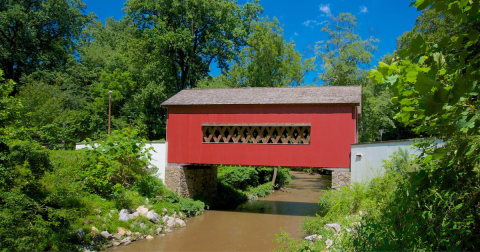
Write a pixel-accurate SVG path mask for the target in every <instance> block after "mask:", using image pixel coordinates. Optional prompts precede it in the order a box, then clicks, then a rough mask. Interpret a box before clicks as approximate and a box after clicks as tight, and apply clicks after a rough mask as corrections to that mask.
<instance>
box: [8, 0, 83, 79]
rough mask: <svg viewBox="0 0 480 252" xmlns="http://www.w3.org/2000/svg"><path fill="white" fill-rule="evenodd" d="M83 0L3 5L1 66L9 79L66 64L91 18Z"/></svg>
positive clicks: (22, 1)
mask: <svg viewBox="0 0 480 252" xmlns="http://www.w3.org/2000/svg"><path fill="white" fill-rule="evenodd" d="M85 8H86V6H85V4H84V3H83V2H82V1H67V0H50V1H29V0H6V1H3V2H2V5H1V7H0V31H1V32H0V55H1V57H0V66H1V67H2V69H3V70H4V71H5V74H6V78H7V79H12V80H14V81H16V82H17V83H18V82H19V80H20V78H21V77H22V76H24V75H28V74H30V73H32V71H35V70H37V69H40V70H41V69H52V68H56V67H58V66H62V65H63V64H64V63H65V61H66V59H67V58H68V55H69V53H71V51H70V50H71V49H72V48H73V47H74V46H75V42H74V41H75V39H76V38H78V35H79V34H80V32H81V29H82V28H83V26H84V25H85V24H86V23H88V22H89V20H90V19H91V17H89V16H87V15H85V14H83V11H84V9H85Z"/></svg>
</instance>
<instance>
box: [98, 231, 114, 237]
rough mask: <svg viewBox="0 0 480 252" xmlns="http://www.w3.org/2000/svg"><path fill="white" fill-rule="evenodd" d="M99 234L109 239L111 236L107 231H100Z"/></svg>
mask: <svg viewBox="0 0 480 252" xmlns="http://www.w3.org/2000/svg"><path fill="white" fill-rule="evenodd" d="M100 235H101V236H103V238H105V239H110V238H112V235H111V234H109V233H108V231H102V232H100Z"/></svg>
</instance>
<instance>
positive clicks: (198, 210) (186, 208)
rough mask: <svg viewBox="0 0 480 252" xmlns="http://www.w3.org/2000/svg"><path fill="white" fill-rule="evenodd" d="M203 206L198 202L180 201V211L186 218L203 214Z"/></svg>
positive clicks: (190, 200)
mask: <svg viewBox="0 0 480 252" xmlns="http://www.w3.org/2000/svg"><path fill="white" fill-rule="evenodd" d="M204 209H205V204H204V203H203V202H201V201H198V200H192V199H181V200H180V210H182V212H184V213H185V214H186V215H187V216H188V217H192V216H197V215H200V214H203V210H204Z"/></svg>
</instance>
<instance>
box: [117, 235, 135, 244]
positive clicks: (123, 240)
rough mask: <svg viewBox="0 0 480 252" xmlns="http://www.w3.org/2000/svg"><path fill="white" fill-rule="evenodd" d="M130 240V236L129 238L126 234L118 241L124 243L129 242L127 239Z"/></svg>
mask: <svg viewBox="0 0 480 252" xmlns="http://www.w3.org/2000/svg"><path fill="white" fill-rule="evenodd" d="M131 240H132V238H130V236H127V237H125V238H123V239H122V240H121V241H120V243H126V242H129V241H131Z"/></svg>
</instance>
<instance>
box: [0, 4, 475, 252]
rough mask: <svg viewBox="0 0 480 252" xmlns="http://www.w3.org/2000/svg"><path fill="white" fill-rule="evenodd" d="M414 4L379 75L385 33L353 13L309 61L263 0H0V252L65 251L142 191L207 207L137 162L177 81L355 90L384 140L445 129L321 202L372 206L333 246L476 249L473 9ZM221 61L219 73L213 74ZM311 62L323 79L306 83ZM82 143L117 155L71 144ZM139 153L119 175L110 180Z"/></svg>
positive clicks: (328, 214)
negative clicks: (104, 12) (102, 13)
mask: <svg viewBox="0 0 480 252" xmlns="http://www.w3.org/2000/svg"><path fill="white" fill-rule="evenodd" d="M412 5H414V7H415V8H417V9H418V10H420V11H422V14H421V15H420V16H419V17H418V18H417V20H416V24H415V27H414V28H413V29H412V30H411V31H408V32H405V33H404V34H403V35H402V36H401V37H399V38H398V39H397V50H396V51H394V52H392V53H391V54H387V55H385V56H383V57H382V58H381V59H377V60H378V61H380V63H379V64H378V66H376V67H375V68H374V69H371V64H372V62H374V60H375V59H374V56H373V55H374V53H375V52H376V51H377V44H378V43H380V42H379V41H378V40H377V39H376V38H374V37H369V38H367V39H362V38H361V37H360V36H359V33H358V30H357V21H356V18H355V16H353V15H352V14H350V13H341V14H340V15H338V16H336V17H333V18H331V20H330V22H329V23H327V24H326V25H325V27H324V28H323V29H322V30H321V31H322V32H324V33H325V34H327V35H328V38H329V39H328V40H327V41H323V42H318V43H317V44H316V47H315V57H314V58H304V57H303V56H302V55H301V54H300V53H299V52H298V51H296V50H295V44H294V42H293V41H290V42H289V41H286V40H285V39H284V36H283V30H282V24H281V23H280V22H279V21H278V20H277V19H276V18H269V17H261V14H262V11H263V9H262V7H261V6H260V3H259V1H256V0H255V1H252V2H249V3H247V4H245V5H239V4H237V3H236V2H235V1H231V0H202V1H201V0H157V1H143V0H128V1H126V2H125V8H124V14H125V16H124V17H123V18H122V19H121V20H118V21H116V20H114V19H113V18H108V19H106V20H98V19H97V18H96V16H95V15H94V14H93V13H89V14H86V6H85V4H84V3H82V1H81V0H73V1H67V0H43V1H40V0H1V1H0V95H1V97H0V225H1V226H2V229H0V241H1V242H0V249H5V250H70V249H72V246H73V244H78V243H81V242H84V243H89V242H90V241H91V239H92V237H93V236H87V237H86V240H84V241H79V240H78V239H77V236H76V235H75V232H76V231H77V230H78V229H82V228H87V225H88V224H89V223H95V225H107V224H106V223H103V222H101V221H99V220H98V219H96V217H95V216H97V215H99V216H100V215H101V217H104V216H105V214H106V213H107V212H108V211H110V210H113V209H116V211H118V210H120V209H122V208H124V207H137V206H138V205H139V204H143V203H144V202H145V199H146V198H149V199H153V201H152V202H151V204H152V207H153V208H155V209H162V208H163V207H166V208H168V211H169V212H172V211H183V212H185V213H191V212H195V213H200V212H201V211H203V205H201V203H199V202H194V201H189V200H185V199H182V198H179V197H178V196H176V195H175V194H173V193H172V192H170V191H168V190H166V189H165V188H164V187H163V184H162V182H161V180H159V179H155V178H154V177H152V176H151V171H147V170H145V169H143V167H144V166H146V164H147V163H148V158H147V159H136V157H140V156H143V155H144V154H145V153H143V152H142V151H141V150H140V149H139V148H137V147H135V146H136V145H135V143H138V142H141V141H142V140H143V141H146V140H158V139H163V138H165V127H166V125H165V122H166V118H165V110H164V109H163V108H161V107H160V104H161V103H162V102H163V101H165V100H166V99H168V98H169V97H171V96H172V95H174V94H176V93H177V92H179V91H181V90H182V89H191V88H224V87H258V86H261V87H279V86H300V85H361V86H362V87H363V94H362V100H363V104H362V109H363V117H362V118H361V120H359V125H358V128H359V133H360V136H359V137H360V141H363V142H368V141H376V140H378V139H379V138H380V134H379V131H378V130H379V129H381V128H382V129H385V132H386V133H385V134H384V136H383V139H384V140H391V139H405V138H414V137H437V138H442V139H444V141H446V142H447V144H446V145H445V146H444V147H441V148H430V147H428V146H429V145H428V144H425V143H424V144H423V145H422V144H419V148H423V149H424V153H425V155H423V156H422V157H416V158H415V159H413V160H411V159H409V157H407V156H404V157H403V158H399V157H394V158H393V161H395V160H396V161H395V162H397V164H391V163H389V164H386V167H387V169H388V170H389V172H388V173H387V175H385V176H384V177H382V178H379V180H378V181H374V182H373V183H371V184H369V185H362V186H360V185H357V186H354V187H353V189H349V190H345V191H342V192H331V193H329V194H327V196H326V197H325V198H323V199H321V200H320V202H321V205H322V207H323V211H322V213H320V216H321V217H323V218H330V219H328V220H336V219H338V218H345V215H355V214H357V212H358V211H359V210H362V211H364V212H368V213H369V214H368V215H366V216H363V218H362V219H361V226H360V227H357V228H356V232H351V233H348V234H347V233H345V234H344V236H337V238H336V239H337V240H335V241H334V242H335V243H334V244H341V246H343V247H342V249H346V248H348V249H350V248H352V249H355V250H404V249H406V248H412V250H478V249H479V247H478V244H479V242H480V237H479V232H478V229H479V228H480V227H479V218H480V206H479V205H478V202H480V198H479V197H480V193H479V188H480V184H479V181H480V180H479V162H480V160H479V157H480V155H479V150H480V138H479V134H480V132H479V129H480V120H479V117H480V114H479V112H478V111H479V102H478V93H479V91H480V90H479V85H478V80H479V76H480V73H479V68H480V63H479V60H480V58H479V55H480V54H479V53H480V52H479V48H480V47H479V39H480V27H479V22H480V21H479V17H480V14H479V13H480V12H479V3H478V2H477V1H469V0H456V1H447V0H417V1H413V2H412ZM412 8H413V7H412ZM212 64H216V65H217V66H218V67H219V68H220V69H221V70H222V73H221V74H220V75H218V76H215V77H214V76H212V75H210V66H211V65H212ZM312 71H313V72H314V71H317V72H318V77H317V78H316V79H315V83H305V81H304V76H305V75H306V74H307V73H311V72H312ZM109 90H112V91H113V96H112V97H113V98H112V128H113V129H114V130H115V131H116V132H115V133H114V134H112V135H111V136H107V123H106V122H107V118H108V114H107V111H108V110H107V109H108V91H109ZM84 140H88V141H89V140H98V141H100V143H101V144H103V146H110V147H111V149H109V151H107V152H104V151H99V150H98V149H96V148H95V147H94V146H92V147H94V148H93V149H92V150H88V151H81V152H78V151H77V152H75V151H73V150H72V149H73V148H74V145H75V143H76V142H81V141H84ZM112 142H117V143H121V144H118V145H114V147H112V144H111V143H112ZM110 147H109V148H110ZM134 157H135V160H138V162H133V163H129V166H128V169H126V170H122V174H123V175H124V176H116V175H113V174H118V171H119V169H124V168H125V165H124V164H123V163H122V162H123V161H122V160H126V159H131V160H133V159H132V158H134ZM393 161H392V162H393ZM398 163H401V164H403V165H398ZM122 167H123V168H122ZM227 170H228V169H227ZM227 170H226V171H227ZM257 172H258V171H257ZM224 179H225V181H227V180H228V176H227V175H225V178H224ZM263 182H265V181H262V183H263ZM227 184H228V183H227ZM257 193H258V192H257ZM338 193H343V196H345V197H340V196H339V195H337V194H338ZM339 198H342V199H348V200H347V201H343V200H339ZM199 204H200V205H199ZM380 205H381V206H380ZM200 208H201V209H200ZM97 210H99V211H100V212H101V213H97V212H98V211H97ZM85 219H87V220H88V221H86V222H85V221H84V220H85ZM324 221H325V220H322V218H319V219H318V220H308V221H306V222H305V225H304V229H305V230H306V231H308V232H310V233H318V234H320V233H321V232H324V231H321V228H323V226H322V225H323V224H324ZM359 221H360V220H359ZM85 223H87V224H85ZM105 228H106V229H114V228H116V227H115V226H108V227H107V226H105ZM324 235H325V236H328V235H329V234H324ZM89 239H90V240H89ZM279 241H280V242H281V243H282V244H283V245H285V246H284V247H283V248H285V249H287V250H289V249H291V250H296V249H300V248H304V247H305V248H312V247H309V246H317V247H315V248H318V249H324V248H325V243H322V245H320V243H315V244H314V245H311V244H309V243H302V242H300V241H294V240H289V238H288V237H286V236H285V234H282V235H281V236H279ZM287 245H288V246H287Z"/></svg>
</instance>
